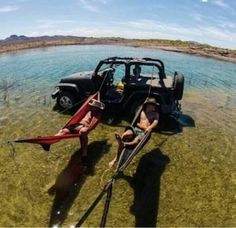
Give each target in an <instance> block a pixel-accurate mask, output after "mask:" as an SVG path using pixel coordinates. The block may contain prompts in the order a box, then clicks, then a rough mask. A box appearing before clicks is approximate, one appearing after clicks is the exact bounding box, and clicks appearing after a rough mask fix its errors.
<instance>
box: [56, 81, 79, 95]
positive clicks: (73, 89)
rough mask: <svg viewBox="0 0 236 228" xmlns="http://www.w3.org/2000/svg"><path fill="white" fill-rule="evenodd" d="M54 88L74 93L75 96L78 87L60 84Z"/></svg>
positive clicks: (70, 84)
mask: <svg viewBox="0 0 236 228" xmlns="http://www.w3.org/2000/svg"><path fill="white" fill-rule="evenodd" d="M56 87H58V88H59V89H60V90H67V91H72V92H76V93H77V94H78V93H79V88H78V86H77V85H76V84H73V83H60V84H58V85H57V86H56Z"/></svg>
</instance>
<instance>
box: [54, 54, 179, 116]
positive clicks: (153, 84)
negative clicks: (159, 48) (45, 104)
mask: <svg viewBox="0 0 236 228" xmlns="http://www.w3.org/2000/svg"><path fill="white" fill-rule="evenodd" d="M183 89H184V77H183V76H182V75H181V74H178V73H177V72H175V73H174V76H173V77H170V76H167V75H166V73H165V67H164V63H163V62H162V61H161V60H159V59H152V58H141V59H140V58H121V57H111V58H107V59H104V60H101V61H100V62H99V63H98V65H97V67H96V69H95V70H94V71H91V72H79V73H75V74H72V75H69V76H67V77H65V78H63V79H61V81H60V83H59V84H58V85H57V86H56V88H55V91H54V92H53V93H52V97H53V98H57V105H58V106H59V108H61V109H69V108H72V107H74V106H75V105H77V104H79V103H80V102H82V101H83V100H84V99H85V98H86V97H88V96H89V95H91V94H93V93H95V92H96V91H100V92H101V100H102V101H103V102H104V103H105V104H106V105H107V106H108V107H109V105H110V106H112V109H113V110H115V111H116V112H117V111H118V110H119V111H120V112H122V113H123V112H124V111H125V112H129V113H130V114H134V113H135V111H136V110H137V107H139V106H140V105H141V104H142V103H143V102H144V100H145V99H146V98H147V97H148V96H149V97H155V98H156V99H157V101H158V102H159V104H160V107H161V110H160V111H161V113H162V114H168V115H169V114H172V115H173V114H174V113H175V114H176V113H178V112H179V111H180V104H179V100H181V99H182V96H183Z"/></svg>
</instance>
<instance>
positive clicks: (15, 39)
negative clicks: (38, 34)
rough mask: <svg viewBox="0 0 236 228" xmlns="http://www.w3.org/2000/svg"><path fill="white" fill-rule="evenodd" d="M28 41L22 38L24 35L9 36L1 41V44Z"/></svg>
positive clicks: (24, 37) (25, 37)
mask: <svg viewBox="0 0 236 228" xmlns="http://www.w3.org/2000/svg"><path fill="white" fill-rule="evenodd" d="M27 39H29V37H27V36H24V35H20V36H17V35H11V36H9V37H7V38H6V39H5V40H2V41H3V42H15V41H23V40H27Z"/></svg>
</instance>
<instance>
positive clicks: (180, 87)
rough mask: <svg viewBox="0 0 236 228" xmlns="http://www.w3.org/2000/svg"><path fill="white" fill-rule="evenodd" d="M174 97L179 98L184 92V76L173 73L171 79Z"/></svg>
mask: <svg viewBox="0 0 236 228" xmlns="http://www.w3.org/2000/svg"><path fill="white" fill-rule="evenodd" d="M173 88H174V98H175V99H176V100H181V99H182V97H183V92H184V76H183V75H181V74H177V73H176V74H175V76H174V81H173Z"/></svg>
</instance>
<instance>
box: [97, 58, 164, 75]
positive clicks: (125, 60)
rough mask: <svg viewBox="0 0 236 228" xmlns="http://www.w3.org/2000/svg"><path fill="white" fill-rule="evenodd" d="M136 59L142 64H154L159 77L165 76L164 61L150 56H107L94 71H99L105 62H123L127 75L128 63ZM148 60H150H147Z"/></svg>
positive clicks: (132, 62)
mask: <svg viewBox="0 0 236 228" xmlns="http://www.w3.org/2000/svg"><path fill="white" fill-rule="evenodd" d="M137 61H139V62H140V64H143V65H154V66H156V67H157V68H158V69H159V72H160V79H164V78H166V74H165V66H164V63H163V62H162V61H161V60H159V59H152V58H140V59H139V58H131V57H116V56H114V57H109V58H106V59H104V60H101V61H100V62H99V63H98V65H97V67H96V69H95V71H94V73H95V74H97V72H98V71H99V69H100V67H101V66H102V65H103V64H104V63H106V64H111V65H112V64H125V65H126V72H125V77H127V76H128V75H129V73H130V69H129V68H130V65H131V64H134V63H137ZM149 61H150V62H149Z"/></svg>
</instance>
